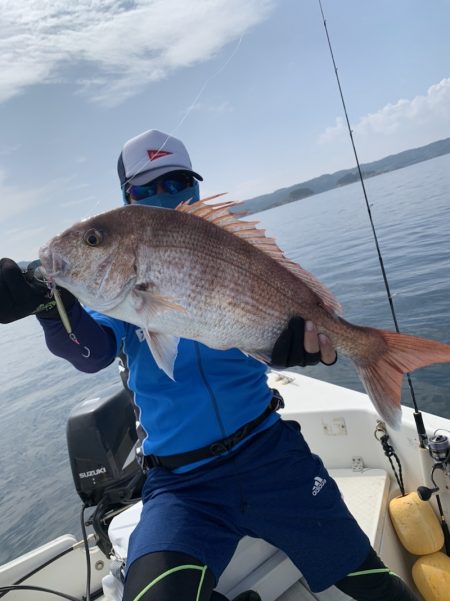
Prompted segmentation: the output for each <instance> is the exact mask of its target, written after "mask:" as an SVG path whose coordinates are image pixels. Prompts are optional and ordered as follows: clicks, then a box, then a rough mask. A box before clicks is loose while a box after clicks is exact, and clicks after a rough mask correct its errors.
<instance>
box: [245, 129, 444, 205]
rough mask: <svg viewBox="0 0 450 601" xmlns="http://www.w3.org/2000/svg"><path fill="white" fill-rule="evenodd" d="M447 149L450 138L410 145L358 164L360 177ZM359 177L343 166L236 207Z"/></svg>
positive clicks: (298, 195)
mask: <svg viewBox="0 0 450 601" xmlns="http://www.w3.org/2000/svg"><path fill="white" fill-rule="evenodd" d="M448 153H450V138H445V139H444V140H438V141H437V142H432V143H431V144H427V145H426V146H420V147H419V148H411V149H410V150H404V151H403V152H399V153H398V154H392V155H390V156H387V157H384V158H383V159H379V160H378V161H373V162H372V163H365V164H363V165H361V171H362V174H363V177H365V178H367V177H374V176H376V175H381V174H382V173H387V172H388V171H395V170H396V169H401V168H402V167H407V166H408V165H414V164H415V163H421V162H422V161H428V160H429V159H434V158H435V157H438V156H441V155H444V154H448ZM357 180H359V174H358V169H357V168H356V167H353V168H352V169H343V170H341V171H336V173H331V174H330V173H326V174H325V175H321V176H319V177H315V178H313V179H310V180H307V181H305V182H301V183H299V184H294V185H293V186H289V187H288V188H280V189H279V190H275V191H274V192H271V193H269V194H263V195H262V196H255V197H254V198H249V199H248V200H245V201H244V202H242V203H240V204H239V210H242V209H245V210H246V211H248V212H249V213H257V212H260V211H266V210H267V209H271V208H273V207H278V206H280V205H284V204H287V203H289V202H294V201H296V200H301V199H303V198H307V197H308V196H312V195H313V194H320V192H326V191H327V190H331V189H332V188H337V187H339V186H346V185H348V184H352V183H353V182H356V181H357Z"/></svg>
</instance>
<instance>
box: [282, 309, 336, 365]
mask: <svg viewBox="0 0 450 601" xmlns="http://www.w3.org/2000/svg"><path fill="white" fill-rule="evenodd" d="M319 361H321V362H322V363H324V364H325V365H333V364H334V363H336V361H337V354H336V351H335V350H334V348H333V345H332V344H331V341H330V339H329V338H328V337H327V336H325V335H324V334H318V332H317V328H316V326H315V325H314V324H313V323H312V322H311V321H307V322H306V323H305V321H304V320H303V319H302V318H301V317H293V318H292V319H291V320H290V321H289V323H288V326H287V328H286V329H285V330H284V331H283V332H282V333H281V335H280V336H279V338H278V340H277V341H276V342H275V345H274V347H273V350H272V362H271V363H272V365H273V366H274V367H293V366H294V365H298V366H300V367H305V366H307V365H316V364H317V363H319Z"/></svg>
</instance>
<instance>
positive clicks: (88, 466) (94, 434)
mask: <svg viewBox="0 0 450 601" xmlns="http://www.w3.org/2000/svg"><path fill="white" fill-rule="evenodd" d="M67 446H68V450H69V458H70V465H71V468H72V475H73V479H74V482H75V488H76V490H77V492H78V494H79V496H80V498H81V500H82V501H83V503H84V505H85V506H87V507H93V506H97V507H96V510H95V512H94V514H93V516H92V521H91V522H89V523H92V525H93V527H94V530H95V533H96V535H97V537H98V542H97V544H98V546H99V547H100V549H101V550H102V551H103V552H104V553H105V554H106V555H109V554H110V552H111V543H110V541H109V538H108V526H109V523H110V521H111V519H112V518H113V517H114V515H116V514H117V513H118V512H119V511H120V510H122V509H125V508H126V507H127V506H128V505H131V504H133V503H135V502H137V501H138V500H139V499H140V495H141V489H142V484H143V481H144V474H143V471H142V468H141V465H140V464H139V462H138V460H137V455H136V448H137V446H138V436H137V432H136V417H135V413H134V407H133V403H132V401H131V399H130V393H129V392H128V391H127V390H126V389H125V388H122V389H121V390H120V391H119V392H117V393H116V394H114V395H112V396H108V397H103V398H94V399H88V400H86V401H83V402H82V403H80V404H79V405H77V406H76V407H75V408H74V409H73V410H72V412H71V414H70V416H69V420H68V422H67Z"/></svg>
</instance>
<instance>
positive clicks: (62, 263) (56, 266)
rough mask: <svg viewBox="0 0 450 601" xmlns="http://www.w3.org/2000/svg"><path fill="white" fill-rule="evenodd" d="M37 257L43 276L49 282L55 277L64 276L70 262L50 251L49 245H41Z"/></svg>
mask: <svg viewBox="0 0 450 601" xmlns="http://www.w3.org/2000/svg"><path fill="white" fill-rule="evenodd" d="M39 259H40V261H41V269H42V272H43V274H44V276H45V278H46V279H47V280H48V281H49V282H54V281H56V278H59V277H64V275H65V274H67V272H68V271H69V269H70V263H69V261H67V259H65V258H64V257H62V256H61V255H60V254H55V253H52V251H51V249H50V247H49V246H43V247H41V248H40V249H39Z"/></svg>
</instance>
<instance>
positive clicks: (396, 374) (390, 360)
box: [353, 330, 450, 430]
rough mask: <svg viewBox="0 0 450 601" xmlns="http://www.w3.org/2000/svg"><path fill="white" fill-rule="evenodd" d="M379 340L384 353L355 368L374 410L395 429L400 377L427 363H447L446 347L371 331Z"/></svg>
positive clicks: (449, 357)
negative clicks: (382, 343)
mask: <svg viewBox="0 0 450 601" xmlns="http://www.w3.org/2000/svg"><path fill="white" fill-rule="evenodd" d="M372 331H375V332H376V333H377V334H378V335H380V336H381V337H382V338H383V341H384V345H382V346H384V352H381V354H380V356H379V358H378V359H377V360H376V361H374V362H372V363H367V362H363V361H361V362H359V361H358V359H356V358H355V357H353V361H354V362H355V365H356V369H357V370H358V373H359V376H360V378H361V380H362V382H363V384H364V387H365V389H366V391H367V394H368V395H369V397H370V399H371V400H372V402H373V404H374V405H375V408H376V409H377V411H378V413H379V414H380V415H381V417H382V418H383V419H384V420H385V421H386V423H387V424H388V425H389V426H391V427H392V428H394V429H396V430H398V429H399V428H400V423H401V415H402V412H401V406H400V400H401V385H402V378H403V374H405V373H407V372H410V371H414V370H415V369H418V368H419V367H425V366H426V365H430V364H431V363H446V362H450V346H448V345H447V344H443V343H442V342H436V341H434V340H427V339H425V338H417V337H416V336H410V335H408V334H397V333H395V332H387V331H385V330H372Z"/></svg>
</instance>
